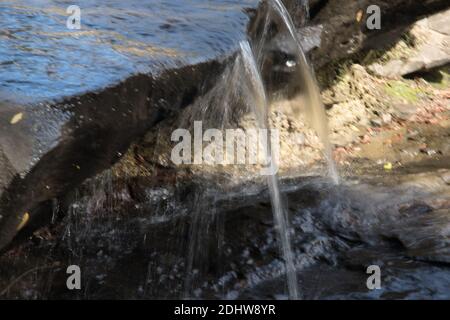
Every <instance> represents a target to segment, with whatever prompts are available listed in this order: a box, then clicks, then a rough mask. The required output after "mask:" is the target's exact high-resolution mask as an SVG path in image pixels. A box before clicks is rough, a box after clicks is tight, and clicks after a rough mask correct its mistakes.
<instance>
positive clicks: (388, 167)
mask: <svg viewBox="0 0 450 320" xmlns="http://www.w3.org/2000/svg"><path fill="white" fill-rule="evenodd" d="M384 170H392V163H390V162H386V163H385V164H384Z"/></svg>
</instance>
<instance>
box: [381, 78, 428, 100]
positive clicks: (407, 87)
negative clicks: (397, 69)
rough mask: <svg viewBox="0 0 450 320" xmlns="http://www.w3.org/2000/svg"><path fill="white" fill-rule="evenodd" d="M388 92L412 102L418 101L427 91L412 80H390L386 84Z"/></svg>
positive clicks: (390, 94)
mask: <svg viewBox="0 0 450 320" xmlns="http://www.w3.org/2000/svg"><path fill="white" fill-rule="evenodd" d="M384 89H385V91H386V93H387V94H388V95H389V96H391V97H393V98H398V99H402V100H405V101H406V102H410V103H417V102H419V100H420V99H421V98H422V97H423V96H425V95H426V94H427V93H426V91H425V90H423V89H422V88H420V87H417V86H416V85H415V84H414V83H412V82H406V81H400V80H398V81H389V82H388V83H386V85H385V88H384Z"/></svg>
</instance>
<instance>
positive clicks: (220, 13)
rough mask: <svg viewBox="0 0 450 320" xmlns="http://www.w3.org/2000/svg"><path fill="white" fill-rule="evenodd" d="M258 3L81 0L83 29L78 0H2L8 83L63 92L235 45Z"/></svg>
mask: <svg viewBox="0 0 450 320" xmlns="http://www.w3.org/2000/svg"><path fill="white" fill-rule="evenodd" d="M256 3H257V1H256V0H245V1H237V0H229V1H227V0H215V1H208V0H163V1H161V0H150V1H140V0H130V1H120V0H112V1H90V0H81V1H77V2H76V4H77V5H78V6H79V7H80V9H81V29H80V30H69V29H68V28H67V27H66V22H67V19H68V17H69V14H68V13H66V9H67V7H68V6H69V5H72V4H73V1H64V0H55V1H48V0H16V1H2V2H1V3H0V66H1V70H2V72H1V74H0V90H2V91H7V92H9V93H11V94H13V95H20V96H30V97H33V98H55V97H60V96H61V95H62V96H67V95H73V94H77V93H80V92H85V91H88V90H92V89H94V88H101V87H103V86H107V85H110V84H112V83H114V82H117V81H119V80H122V79H123V78H124V77H126V76H127V75H129V74H133V73H137V72H150V71H151V72H157V71H158V70H161V69H162V68H167V67H169V66H171V65H174V64H180V63H181V64H183V63H186V62H189V63H192V62H197V61H203V60H205V59H208V58H212V57H215V56H217V55H220V54H223V53H229V52H230V49H233V48H235V47H236V46H237V44H238V41H236V40H239V39H243V38H244V37H245V34H246V33H245V28H246V25H247V23H248V15H247V14H246V12H245V8H248V7H254V5H255V4H256Z"/></svg>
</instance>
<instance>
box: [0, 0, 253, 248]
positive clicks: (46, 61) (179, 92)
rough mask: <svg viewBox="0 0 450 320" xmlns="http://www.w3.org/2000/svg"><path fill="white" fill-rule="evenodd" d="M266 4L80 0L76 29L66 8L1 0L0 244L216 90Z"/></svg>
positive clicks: (58, 3) (62, 4)
mask: <svg viewBox="0 0 450 320" xmlns="http://www.w3.org/2000/svg"><path fill="white" fill-rule="evenodd" d="M258 4H259V1H258V0H255V1H246V2H245V3H238V2H230V1H217V2H215V3H214V4H213V3H211V2H210V1H206V0H205V1H203V0H199V1H196V2H195V3H189V4H186V3H184V2H183V1H164V2H161V1H156V0H155V1H153V0H151V1H145V2H143V1H139V0H131V1H119V0H113V1H96V2H95V4H93V3H92V1H89V0H81V1H77V5H78V6H79V8H80V10H81V29H79V30H76V29H68V27H67V20H68V18H69V15H70V14H68V13H67V12H66V9H67V6H68V5H67V3H66V2H65V1H62V0H61V1H53V2H52V5H51V6H50V5H49V4H48V3H42V2H34V1H33V2H30V1H24V0H15V1H3V2H2V10H1V12H0V18H1V19H0V30H1V31H0V65H1V66H2V72H1V73H0V248H2V247H4V246H5V245H6V244H8V243H9V242H10V240H11V239H12V237H13V236H14V235H15V234H16V232H17V230H18V228H19V226H20V225H22V223H21V222H22V221H23V217H24V216H27V217H31V218H33V212H34V211H36V210H38V208H39V206H40V204H42V203H44V202H45V201H48V200H49V199H52V198H54V197H56V196H58V195H60V194H64V193H66V192H68V191H69V190H71V189H72V188H74V187H76V186H77V185H79V184H80V183H82V182H83V181H84V180H85V179H86V178H89V177H92V176H93V175H95V174H97V173H99V172H100V171H102V170H104V169H106V168H109V167H110V166H111V165H112V164H113V163H114V162H116V161H117V160H118V159H120V157H121V155H122V154H124V152H125V151H126V150H127V148H128V146H129V145H130V143H131V142H132V141H134V140H136V139H138V138H139V137H140V136H142V135H143V134H144V133H145V132H147V131H148V130H150V129H151V128H152V126H154V125H155V124H156V123H158V122H160V121H161V120H162V119H165V118H168V117H170V116H171V115H173V114H176V113H177V111H178V110H180V109H182V108H184V107H186V106H187V105H189V104H190V103H191V102H192V101H193V100H194V99H195V98H196V97H197V96H199V95H201V94H202V92H203V93H204V92H206V91H208V89H209V88H210V87H211V84H213V83H215V82H216V78H217V77H218V76H219V75H220V74H221V71H222V70H223V68H224V66H226V65H227V61H228V60H229V59H231V58H233V56H234V55H235V54H236V50H237V48H239V41H241V40H245V39H247V28H248V26H249V23H250V21H251V16H250V15H249V14H248V11H249V9H257V7H258ZM26 213H28V214H27V215H26Z"/></svg>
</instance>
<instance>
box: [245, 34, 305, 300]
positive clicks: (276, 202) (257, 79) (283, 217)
mask: <svg viewBox="0 0 450 320" xmlns="http://www.w3.org/2000/svg"><path fill="white" fill-rule="evenodd" d="M240 45H241V53H242V59H243V63H244V66H245V71H246V74H247V75H248V77H249V78H250V80H251V84H252V88H251V89H252V93H253V95H252V96H253V98H254V101H253V102H254V103H252V107H253V111H254V113H255V115H256V118H257V121H258V125H259V126H260V127H261V128H264V129H269V123H268V122H269V121H268V114H269V112H268V111H269V110H268V108H269V106H268V103H267V97H266V91H265V89H264V84H263V81H262V79H261V74H260V72H259V70H258V67H257V63H256V59H255V57H254V55H253V52H252V49H251V47H250V44H249V43H248V41H242V42H241V43H240ZM269 130H270V129H269ZM266 152H267V155H266V158H267V163H268V164H269V165H270V166H271V169H272V170H271V172H272V174H269V175H268V177H267V179H268V180H267V182H268V185H269V191H270V198H271V202H272V210H273V214H274V219H275V224H276V228H277V229H278V235H279V239H280V247H281V252H282V255H283V259H284V262H285V267H286V276H287V284H288V290H289V298H290V299H293V300H297V299H299V298H300V296H299V290H298V280H297V274H296V270H295V264H294V254H293V252H292V245H291V239H290V228H289V220H288V217H287V213H286V211H285V208H284V206H283V202H282V200H281V193H280V188H279V181H278V176H277V174H276V173H275V172H276V170H275V166H277V163H276V159H275V157H274V155H273V146H272V142H271V139H268V142H267V148H266Z"/></svg>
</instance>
